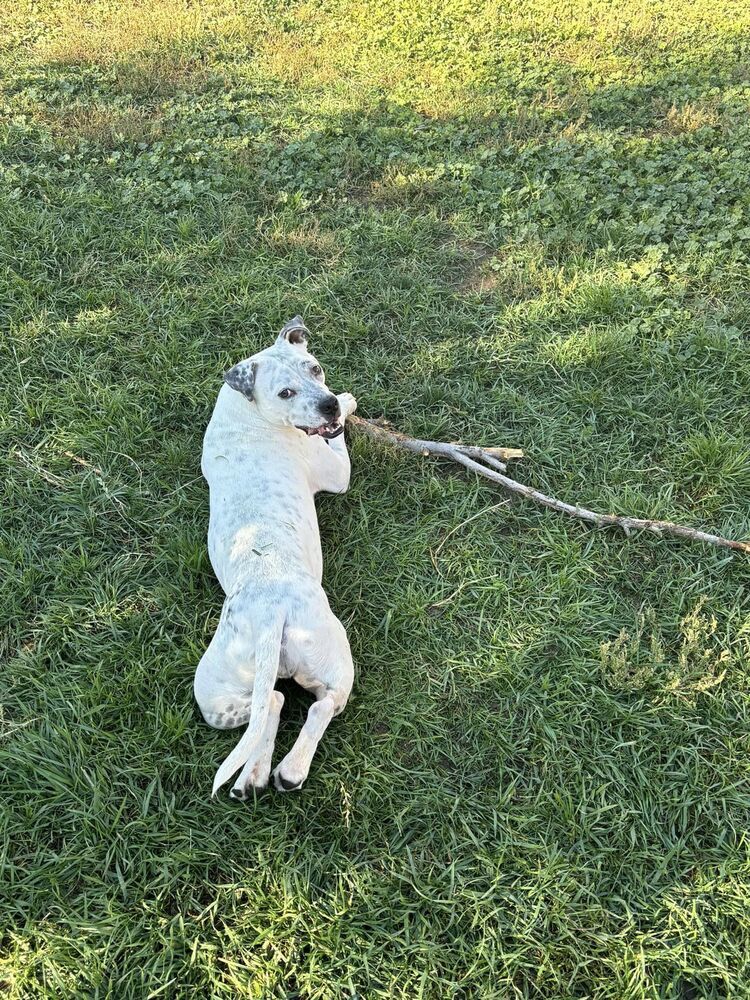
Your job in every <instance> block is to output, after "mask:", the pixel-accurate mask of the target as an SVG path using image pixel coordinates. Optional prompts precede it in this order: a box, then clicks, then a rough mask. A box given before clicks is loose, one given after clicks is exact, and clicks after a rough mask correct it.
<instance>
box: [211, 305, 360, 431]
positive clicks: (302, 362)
mask: <svg viewBox="0 0 750 1000" xmlns="http://www.w3.org/2000/svg"><path fill="white" fill-rule="evenodd" d="M308 333H309V331H308V329H307V327H306V326H305V324H304V322H303V320H302V317H301V316H295V317H294V319H291V320H289V322H288V323H286V324H285V325H284V326H283V327H282V328H281V332H280V333H279V335H278V337H277V338H276V343H275V344H273V346H272V347H268V348H266V350H265V351H261V352H260V353H259V354H254V355H253V356H252V357H251V358H247V360H245V361H240V362H239V364H236V365H235V366H234V368H230V369H229V371H228V372H225V373H224V381H225V382H226V383H227V385H229V386H231V388H232V389H236V390H237V392H241V393H242V395H243V396H245V398H246V399H249V400H250V401H251V402H252V403H253V404H254V405H255V406H257V408H258V413H259V414H260V416H261V417H262V418H263V419H264V420H267V421H268V422H269V423H271V424H281V425H284V426H287V427H296V428H297V429H298V430H300V431H304V432H305V433H306V434H319V435H320V436H321V437H324V438H334V437H337V436H338V435H339V434H341V433H342V432H343V430H344V425H343V423H342V421H341V408H340V406H339V401H338V399H337V398H336V397H335V396H334V395H333V393H332V392H331V391H330V390H329V389H327V388H326V380H325V374H324V373H323V369H322V368H321V366H320V365H319V364H318V362H317V360H316V359H315V358H314V357H313V356H312V354H310V352H309V351H308V349H307V337H308Z"/></svg>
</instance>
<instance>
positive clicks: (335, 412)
mask: <svg viewBox="0 0 750 1000" xmlns="http://www.w3.org/2000/svg"><path fill="white" fill-rule="evenodd" d="M318 409H319V410H320V412H321V413H322V414H323V416H324V417H327V418H328V420H335V419H336V417H338V416H339V414H340V413H341V407H340V406H339V401H338V399H336V397H335V396H326V398H325V399H322V400H321V401H320V402H319V403H318Z"/></svg>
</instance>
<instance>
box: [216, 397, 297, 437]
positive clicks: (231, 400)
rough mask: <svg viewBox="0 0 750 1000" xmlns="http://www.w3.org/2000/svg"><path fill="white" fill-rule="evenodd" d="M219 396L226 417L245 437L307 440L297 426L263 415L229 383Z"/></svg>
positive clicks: (234, 428) (233, 427)
mask: <svg viewBox="0 0 750 1000" xmlns="http://www.w3.org/2000/svg"><path fill="white" fill-rule="evenodd" d="M219 396H220V398H221V396H223V397H224V399H223V400H222V403H223V408H224V417H225V419H226V420H227V421H228V423H230V424H231V426H232V429H233V430H236V431H237V432H239V433H240V434H242V436H243V437H245V438H248V439H250V440H256V441H269V440H271V439H274V438H275V439H277V440H278V441H285V442H287V443H288V442H290V441H296V440H297V439H299V440H300V441H304V440H305V435H304V434H303V433H302V432H301V431H298V430H297V428H296V427H292V426H291V425H289V424H277V423H272V422H271V421H270V420H266V419H265V418H264V417H263V416H261V414H260V411H259V410H258V407H257V405H256V404H255V403H254V402H252V400H250V399H246V397H245V396H243V395H242V393H241V392H237V391H236V390H235V389H232V388H230V387H229V386H228V385H225V386H223V387H222V389H221V391H220V393H219Z"/></svg>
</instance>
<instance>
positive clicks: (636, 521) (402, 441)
mask: <svg viewBox="0 0 750 1000" xmlns="http://www.w3.org/2000/svg"><path fill="white" fill-rule="evenodd" d="M346 422H347V425H350V426H352V427H354V428H355V429H356V430H357V431H361V432H362V433H363V434H366V435H367V436H368V437H370V438H373V439H374V440H376V441H381V442H385V443H387V444H391V445H395V446H396V447H397V448H402V449H404V450H405V451H411V452H413V453H415V454H417V455H425V456H426V455H436V456H438V457H440V458H450V459H451V460H452V461H454V462H458V463H460V464H461V465H464V466H465V467H466V468H467V469H470V470H471V471H472V472H476V473H477V475H480V476H484V477H485V478H486V479H490V480H492V482H493V483H498V484H499V485H500V486H503V487H504V488H505V489H506V490H510V492H511V493H517V494H518V495H519V496H522V497H526V499H527V500H532V501H533V502H534V503H538V504H541V505H542V506H543V507H549V509H550V510H556V511H559V512H560V513H562V514H569V515H570V516H571V517H577V518H579V519H580V520H582V521H588V522H590V523H591V524H595V525H597V526H598V527H600V528H603V527H612V526H614V527H618V528H622V530H623V531H624V532H625V534H626V535H629V534H630V532H631V531H639V530H642V529H645V530H646V531H651V532H653V533H654V534H655V535H676V536H677V537H678V538H687V539H689V540H690V541H692V542H706V543H707V544H709V545H720V546H722V547H723V548H727V549H734V550H736V551H738V552H747V553H750V542H736V541H733V540H732V539H731V538H723V537H722V536H721V535H712V534H709V533H708V532H706V531H698V530H697V529H696V528H687V527H685V526H684V525H682V524H674V523H673V522H672V521H656V520H652V519H650V518H640V517H628V516H626V515H623V514H598V513H597V512H596V511H593V510H587V509H586V508H585V507H578V506H577V505H575V504H569V503H565V502H564V501H563V500H556V499H555V498H554V497H550V496H547V495H546V494H545V493H540V491H539V490H535V489H533V488H532V487H531V486H526V485H524V484H523V483H519V482H517V481H516V480H515V479H511V478H510V477H509V476H505V475H503V473H504V472H505V471H506V466H505V464H504V461H503V459H504V460H506V461H509V460H510V459H514V458H523V452H522V451H521V450H519V449H518V448H478V447H476V446H475V445H465V444H460V443H450V442H445V441H422V440H420V439H419V438H411V437H407V436H406V435H405V434H401V433H400V431H396V430H393V428H391V427H389V426H387V425H386V424H384V423H383V422H379V421H375V420H365V419H364V418H363V417H356V416H351V417H348V418H347V421H346Z"/></svg>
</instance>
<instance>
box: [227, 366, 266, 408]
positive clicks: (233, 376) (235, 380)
mask: <svg viewBox="0 0 750 1000" xmlns="http://www.w3.org/2000/svg"><path fill="white" fill-rule="evenodd" d="M257 371H258V362H257V361H240V362H239V363H238V364H236V365H235V366H234V368H230V369H229V371H228V372H224V381H225V382H226V384H227V385H228V386H229V387H230V388H232V389H236V390H237V392H241V393H242V395H243V396H245V397H246V398H247V399H252V398H253V389H254V388H255V376H256V374H257Z"/></svg>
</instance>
